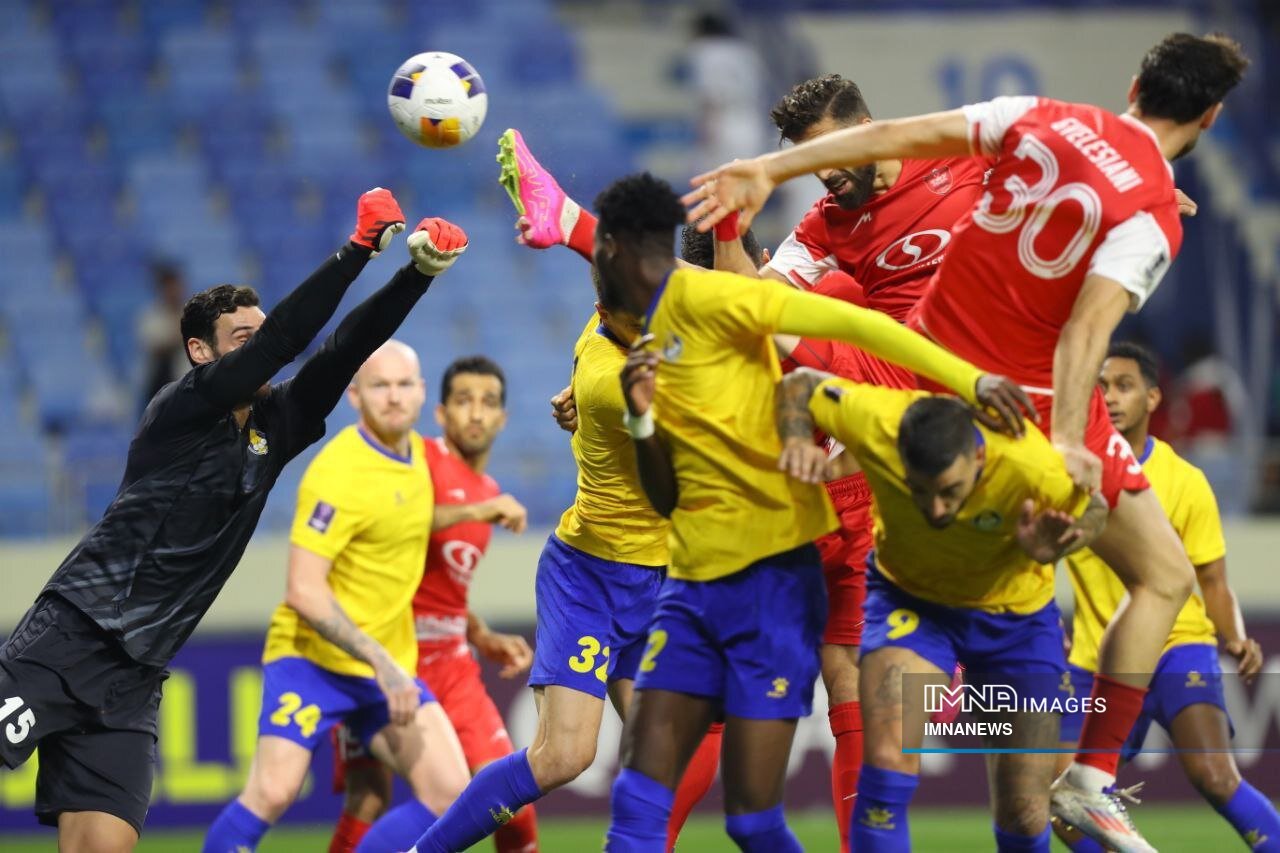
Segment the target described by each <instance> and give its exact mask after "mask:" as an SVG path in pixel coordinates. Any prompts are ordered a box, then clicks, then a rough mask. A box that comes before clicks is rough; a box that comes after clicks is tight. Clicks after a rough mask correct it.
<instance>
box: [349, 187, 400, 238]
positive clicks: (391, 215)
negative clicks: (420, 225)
mask: <svg viewBox="0 0 1280 853" xmlns="http://www.w3.org/2000/svg"><path fill="white" fill-rule="evenodd" d="M403 230H404V213H403V212H401V210H400V204H399V203H398V202H397V201H396V197H395V196H393V195H392V194H391V190H384V189H383V188H382V187H374V188H373V189H371V190H369V191H368V192H367V193H365V194H364V195H362V196H360V200H359V201H358V202H356V230H355V231H353V232H352V233H351V242H352V243H355V244H356V245H357V246H364V247H365V248H366V249H372V250H373V254H374V255H377V254H378V253H379V252H381V251H382V250H383V249H385V248H387V244H389V243H390V242H391V238H392V237H394V236H396V235H397V234H399V233H400V232H401V231H403Z"/></svg>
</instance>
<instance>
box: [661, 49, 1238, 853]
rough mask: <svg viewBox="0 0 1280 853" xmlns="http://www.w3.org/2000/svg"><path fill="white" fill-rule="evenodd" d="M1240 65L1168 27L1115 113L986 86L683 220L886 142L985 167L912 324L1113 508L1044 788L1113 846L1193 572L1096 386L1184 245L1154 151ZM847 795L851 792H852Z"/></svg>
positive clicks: (823, 151) (793, 156)
mask: <svg viewBox="0 0 1280 853" xmlns="http://www.w3.org/2000/svg"><path fill="white" fill-rule="evenodd" d="M1247 65H1248V61H1247V60H1246V59H1245V58H1244V57H1243V55H1242V54H1241V52H1240V48H1239V46H1238V45H1237V44H1235V43H1234V42H1232V41H1230V40H1229V39H1227V38H1225V37H1223V36H1218V35H1213V36H1208V37H1204V38H1199V37H1196V36H1192V35H1188V34H1185V33H1175V34H1173V35H1170V36H1168V37H1166V38H1165V39H1164V40H1162V41H1161V42H1160V43H1159V44H1157V45H1156V46H1155V47H1153V48H1152V49H1151V50H1150V51H1148V53H1147V55H1146V56H1145V57H1144V58H1143V60H1142V63H1141V68H1140V70H1139V73H1138V75H1137V76H1136V77H1135V78H1134V80H1133V81H1132V83H1131V84H1130V88H1129V93H1128V100H1129V108H1128V110H1127V111H1126V113H1125V114H1123V115H1119V116H1117V115H1114V114H1112V113H1109V112H1107V111H1105V110H1102V109H1099V108H1097V107H1094V106H1090V105H1085V104H1068V103H1064V102H1060V101H1053V100H1049V99H1045V98H1033V97H1024V98H997V99H996V100H994V101H989V102H986V103H981V104H974V105H970V106H968V107H965V108H963V109H959V110H952V111H950V112H944V113H935V114H932V115H927V116H916V117H912V118H906V119H898V120H894V121H888V122H876V123H874V124H868V125H865V126H862V127H857V128H848V129H845V130H841V131H836V132H835V133H831V134H828V135H826V136H824V137H822V138H819V139H814V140H810V141H808V142H805V143H802V144H800V145H797V146H795V147H794V148H791V149H789V150H786V151H782V152H775V153H772V154H767V155H763V156H762V157H758V158H755V159H752V160H747V161H739V162H736V163H731V164H727V165H725V166H722V167H721V168H720V169H718V170H716V171H715V172H711V173H707V174H705V175H700V176H698V177H696V178H695V179H694V180H693V183H694V186H695V187H696V189H695V190H694V191H693V192H691V193H689V194H687V195H686V197H685V200H686V201H687V203H689V204H690V205H692V206H693V207H692V209H691V210H690V211H689V218H690V221H699V222H700V223H701V224H700V226H699V227H703V228H705V229H710V228H712V227H713V226H714V225H715V223H717V222H719V221H720V220H722V219H724V218H725V217H726V216H728V215H729V214H730V213H731V212H733V211H738V210H741V211H742V223H743V224H744V225H750V222H751V219H752V218H753V217H754V216H755V214H756V213H757V212H758V211H759V210H760V208H761V206H762V205H763V204H764V202H765V200H766V199H767V198H768V196H769V194H770V192H771V191H772V189H773V187H774V186H775V185H776V184H777V183H778V182H779V181H782V180H787V179H790V178H793V177H798V176H799V175H803V174H807V173H812V172H814V171H817V170H819V169H827V168H835V167H843V168H850V167H857V166H860V165H865V164H867V163H872V162H877V161H879V160H883V159H885V158H887V157H907V158H910V157H939V156H960V155H963V154H966V153H972V154H975V155H980V156H984V157H994V158H995V165H994V167H993V171H992V174H991V176H990V179H989V181H988V189H987V190H986V191H985V192H984V194H983V197H982V199H981V201H980V202H979V204H978V206H977V207H976V208H975V209H974V210H973V211H971V212H970V213H969V214H967V215H966V216H965V217H964V218H963V219H962V220H961V222H960V223H958V224H957V225H956V227H955V229H954V231H953V235H952V239H951V242H950V244H949V247H948V251H947V254H946V257H945V259H944V261H943V263H942V266H941V268H940V269H939V271H938V273H937V274H936V275H935V276H934V279H933V281H932V283H931V284H930V286H929V289H928V291H927V292H926V294H925V295H924V297H923V298H922V299H921V301H920V303H919V304H918V305H917V307H916V309H914V311H913V312H912V315H911V317H910V318H909V321H910V323H911V324H912V325H913V326H914V327H915V328H917V329H920V330H922V331H924V332H925V333H926V334H928V335H929V336H931V337H932V338H933V339H934V340H936V341H938V342H939V343H941V344H942V345H944V346H945V347H946V348H948V349H950V350H951V351H953V352H955V353H957V354H959V355H962V356H964V357H966V358H968V359H970V360H972V361H973V362H975V363H977V364H979V365H982V366H983V367H985V368H988V369H993V370H1000V371H1003V372H1007V373H1008V374H1009V375H1011V376H1013V377H1015V378H1016V379H1017V380H1018V381H1019V382H1020V383H1022V384H1023V386H1024V387H1025V388H1027V389H1028V390H1030V391H1032V392H1033V393H1034V394H1035V395H1036V403H1037V408H1038V409H1039V410H1040V411H1041V413H1042V415H1043V416H1046V421H1047V422H1048V427H1049V432H1050V433H1051V436H1052V440H1053V442H1054V444H1055V445H1056V446H1057V447H1058V449H1059V451H1060V452H1061V453H1062V454H1063V457H1064V459H1065V460H1066V464H1067V469H1068V471H1069V472H1070V473H1071V476H1072V478H1073V479H1074V480H1075V481H1076V482H1077V483H1078V484H1079V485H1081V486H1086V487H1089V488H1097V487H1099V486H1101V490H1102V493H1103V496H1104V497H1105V498H1106V500H1107V502H1108V504H1109V505H1110V506H1111V507H1112V514H1111V517H1110V520H1109V521H1108V524H1107V527H1106V529H1105V530H1104V531H1103V533H1102V535H1101V536H1100V537H1099V538H1098V540H1097V542H1096V544H1095V546H1094V550H1095V551H1096V552H1097V553H1098V554H1099V555H1100V556H1102V557H1103V558H1104V559H1105V560H1106V562H1107V563H1108V565H1110V566H1111V568H1112V569H1114V570H1115V571H1116V573H1117V574H1118V575H1120V577H1121V579H1122V580H1123V581H1124V583H1125V586H1126V589H1127V590H1128V592H1129V598H1128V599H1127V602H1126V604H1124V605H1122V606H1121V607H1120V608H1119V610H1117V612H1116V615H1115V618H1114V619H1113V621H1112V622H1111V625H1110V626H1109V628H1108V630H1107V634H1106V638H1105V640H1104V642H1103V643H1102V648H1101V650H1100V656H1099V671H1098V674H1097V676H1096V677H1095V681H1094V688H1093V698H1095V699H1100V700H1105V701H1101V702H1097V703H1095V704H1097V705H1099V706H1105V708H1106V712H1105V713H1099V714H1092V715H1091V716H1090V717H1089V719H1088V720H1087V721H1086V723H1085V726H1084V731H1083V732H1082V734H1081V740H1080V752H1079V753H1078V755H1077V757H1076V760H1075V762H1074V763H1073V764H1072V765H1071V767H1070V768H1069V769H1068V770H1067V771H1066V772H1065V773H1064V774H1063V775H1062V776H1061V777H1060V778H1059V779H1058V781H1057V782H1055V784H1054V793H1053V810H1054V814H1055V816H1057V817H1059V818H1061V819H1062V820H1064V821H1066V822H1067V823H1070V824H1072V825H1074V826H1077V827H1078V828H1080V829H1081V830H1082V831H1084V832H1085V833H1086V834H1088V835H1090V836H1092V837H1094V838H1095V839H1096V840H1098V841H1099V842H1100V843H1103V844H1108V845H1110V846H1112V847H1116V848H1118V849H1121V850H1138V851H1144V850H1148V849H1150V846H1149V845H1148V844H1147V843H1146V842H1145V840H1143V839H1142V837H1141V835H1140V834H1139V833H1138V832H1137V830H1136V829H1135V828H1134V827H1133V823H1132V820H1131V819H1130V818H1129V815H1128V814H1127V812H1126V811H1125V809H1124V806H1123V804H1122V803H1121V802H1120V801H1119V799H1118V798H1117V797H1116V796H1115V792H1114V791H1113V790H1112V787H1113V785H1114V783H1115V771H1116V766H1117V763H1118V760H1119V753H1120V749H1121V747H1122V745H1123V744H1124V741H1125V739H1126V737H1127V736H1128V733H1129V730H1130V729H1131V728H1132V726H1133V723H1134V721H1135V720H1136V719H1137V717H1138V715H1139V713H1140V712H1141V709H1142V705H1143V697H1144V695H1145V692H1146V685H1147V683H1148V681H1149V680H1150V673H1151V672H1152V671H1153V670H1154V669H1155V666H1156V662H1157V660H1158V658H1159V655H1160V649H1161V646H1162V645H1163V638H1165V637H1167V636H1168V633H1169V630H1170V629H1171V628H1172V626H1173V624H1174V619H1175V617H1176V616H1177V613H1178V611H1179V610H1180V609H1181V608H1182V605H1183V603H1184V602H1185V601H1186V599H1187V597H1188V595H1189V594H1190V592H1191V590H1192V588H1193V585H1194V580H1195V575H1194V571H1193V569H1192V567H1191V565H1190V563H1189V562H1188V561H1187V558H1186V554H1185V552H1184V551H1183V550H1182V547H1181V544H1180V543H1179V542H1178V539H1177V536H1176V535H1175V534H1174V532H1173V529H1172V528H1171V527H1170V526H1169V522H1168V519H1167V518H1166V517H1165V515H1164V513H1163V511H1162V510H1161V508H1160V505H1159V502H1158V501H1157V500H1156V498H1155V497H1154V496H1153V495H1152V494H1151V492H1150V488H1149V484H1148V483H1147V481H1146V479H1145V477H1143V475H1142V468H1141V466H1140V465H1139V464H1138V463H1137V461H1136V460H1135V459H1134V458H1133V455H1132V452H1131V451H1130V450H1129V447H1128V444H1127V443H1126V442H1125V441H1124V439H1123V437H1122V436H1121V435H1120V434H1119V433H1118V432H1116V430H1115V428H1114V427H1113V426H1112V425H1111V423H1110V421H1109V419H1108V418H1107V416H1106V405H1105V403H1104V402H1103V400H1102V396H1101V393H1100V392H1097V390H1096V377H1097V373H1098V369H1099V368H1100V367H1101V364H1102V360H1103V357H1104V355H1105V354H1106V347H1107V344H1108V341H1109V339H1110V337H1111V333H1112V331H1113V330H1114V329H1115V327H1116V325H1117V324H1118V323H1119V322H1120V320H1121V319H1122V317H1123V316H1124V314H1125V313H1126V312H1127V311H1136V310H1138V309H1139V308H1140V307H1141V306H1142V304H1143V303H1144V302H1145V301H1146V299H1147V298H1148V297H1149V296H1150V295H1151V293H1152V292H1153V291H1154V289H1155V288H1156V286H1157V285H1158V284H1159V282H1160V280H1161V279H1162V278H1163V276H1164V273H1165V272H1166V270H1167V269H1168V267H1169V264H1170V263H1171V262H1172V259H1173V257H1174V256H1175V255H1176V254H1177V251H1178V249H1179V247H1180V245H1181V239H1182V228H1181V223H1180V222H1179V221H1178V214H1179V202H1178V197H1177V194H1176V191H1175V189H1174V186H1173V171H1172V167H1171V166H1170V165H1169V163H1168V161H1170V160H1173V159H1176V158H1178V157H1180V156H1182V155H1184V154H1186V153H1187V152H1188V151H1190V150H1191V149H1192V148H1193V147H1194V145H1195V142H1196V140H1197V139H1198V138H1199V136H1200V134H1201V133H1202V132H1204V131H1205V130H1207V129H1208V128H1209V127H1210V126H1212V124H1213V123H1214V121H1215V120H1216V119H1217V117H1218V114H1219V113H1220V111H1221V109H1222V99H1223V98H1224V97H1225V96H1226V94H1227V93H1228V92H1230V91H1231V89H1233V88H1234V87H1235V86H1236V84H1237V83H1238V82H1239V81H1240V79H1241V77H1242V76H1243V74H1244V70H1245V68H1246V67H1247ZM860 801H861V795H860Z"/></svg>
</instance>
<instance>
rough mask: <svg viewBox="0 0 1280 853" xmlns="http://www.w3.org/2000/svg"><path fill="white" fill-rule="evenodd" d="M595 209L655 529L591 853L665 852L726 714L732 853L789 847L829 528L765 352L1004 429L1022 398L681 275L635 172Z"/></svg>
mask: <svg viewBox="0 0 1280 853" xmlns="http://www.w3.org/2000/svg"><path fill="white" fill-rule="evenodd" d="M595 206H596V213H597V215H598V217H599V226H598V228H597V230H596V238H595V239H596V245H595V263H596V268H597V270H599V273H600V278H601V283H602V287H601V291H602V301H603V304H604V307H605V308H606V309H608V310H610V311H622V312H625V313H627V314H629V315H632V316H640V315H643V316H644V318H645V331H646V335H645V337H644V338H642V339H640V340H639V341H637V344H636V345H633V347H632V352H631V354H630V355H629V357H628V363H627V367H626V369H625V370H624V372H623V378H622V382H623V388H624V391H625V393H626V402H627V409H628V430H629V431H630V432H631V435H632V440H633V444H634V446H635V449H636V458H637V463H638V473H639V476H640V482H641V484H642V486H643V487H644V491H645V493H646V495H647V496H648V498H649V501H650V503H651V504H652V505H653V507H654V508H655V509H656V510H657V511H658V513H659V514H661V515H664V516H668V517H670V518H671V536H670V543H671V547H670V550H671V554H670V565H669V568H668V576H667V578H666V580H665V581H664V582H663V585H662V590H661V592H660V593H659V597H658V606H657V610H656V612H655V614H654V617H653V621H652V624H651V628H650V634H649V642H648V647H647V649H646V651H645V655H644V657H643V659H642V660H641V663H640V672H639V675H638V676H637V682H636V691H635V693H636V695H635V698H634V699H633V701H632V704H631V707H630V709H629V713H628V719H627V722H626V728H625V732H626V734H625V735H624V739H623V764H624V769H623V771H622V773H621V774H620V775H619V777H618V780H617V781H616V782H615V783H614V787H613V800H612V822H611V824H610V828H609V834H608V836H607V840H606V847H607V848H608V849H618V850H662V849H663V847H664V843H665V840H666V839H665V833H664V832H663V827H664V826H665V824H666V820H667V816H668V814H669V813H670V810H671V805H672V799H673V790H674V788H675V787H676V784H677V783H678V781H679V779H680V777H681V774H682V773H683V771H684V769H685V766H686V765H687V763H688V762H689V759H690V756H692V755H693V753H694V750H695V749H696V748H697V746H698V744H699V743H700V741H701V739H702V735H703V732H705V731H706V727H707V725H708V723H710V722H711V720H712V719H714V718H715V716H717V715H718V714H720V713H723V714H724V716H725V731H724V746H723V750H722V758H723V774H722V778H723V781H724V786H725V806H726V811H727V814H728V818H727V821H726V826H727V829H728V831H729V834H730V835H731V836H732V837H733V838H734V840H735V841H736V842H737V843H738V845H739V846H740V847H742V848H744V849H759V850H764V849H769V850H797V849H799V846H798V843H797V842H796V839H795V837H794V836H793V835H792V834H791V832H790V830H789V829H788V828H787V826H786V822H785V820H784V818H783V815H782V809H781V805H780V803H781V794H782V780H783V776H784V773H785V769H786V763H787V756H788V753H789V752H790V748H791V740H792V737H793V736H794V733H795V726H796V721H797V720H798V718H800V717H802V716H805V715H807V714H808V713H809V711H810V710H811V705H812V697H813V684H814V681H815V679H816V677H817V674H818V647H819V645H820V642H821V635H822V628H823V624H824V621H825V617H826V592H825V587H824V583H823V579H822V573H821V568H820V565H819V559H818V553H817V550H816V549H815V548H814V546H813V540H814V539H816V538H817V537H818V536H821V535H822V534H824V533H827V532H828V531H830V530H832V529H834V528H835V526H836V518H835V514H834V512H833V511H832V509H831V504H830V502H829V500H828V499H827V496H826V492H825V491H824V490H823V489H822V488H821V487H820V486H818V485H815V484H808V483H799V482H797V481H795V480H792V479H790V478H788V477H786V476H785V475H784V474H782V473H781V472H780V471H778V470H777V456H778V452H779V450H780V444H779V442H778V437H777V430H776V427H775V425H774V420H773V417H774V385H775V383H776V382H777V380H778V378H779V376H780V375H781V373H780V369H779V365H778V357H777V354H776V352H775V350H774V345H773V341H772V339H771V336H772V335H773V334H774V333H783V334H794V335H804V336H812V337H819V338H823V337H826V338H836V339H841V340H846V341H848V342H850V343H855V344H858V345H860V346H862V347H863V348H864V349H867V350H868V351H871V352H874V353H877V354H879V355H881V356H883V357H887V358H890V359H892V360H895V361H898V362H900V363H902V364H903V365H904V366H907V367H909V368H911V369H914V370H919V371H920V372H922V373H924V374H926V375H928V376H930V377H932V378H933V379H935V380H936V381H939V382H942V383H944V384H945V385H947V386H949V387H952V388H954V389H955V390H956V391H957V392H958V393H962V394H964V395H965V396H966V397H967V398H968V399H970V400H973V399H975V398H976V397H979V396H981V397H982V398H983V399H985V400H989V401H992V402H996V403H998V404H999V406H1000V408H1001V409H1002V410H1003V411H1005V412H1006V413H1007V414H1008V415H1009V418H1010V420H1011V421H1013V422H1016V423H1018V425H1019V426H1020V425H1021V421H1020V419H1019V418H1018V416H1017V404H1016V398H1017V396H1018V394H1017V391H1016V389H1015V388H1014V387H1013V386H1012V385H1011V384H1010V383H1008V382H1007V381H1005V380H1003V379H1001V378H999V377H992V376H986V375H983V374H981V372H980V371H978V370H976V369H974V368H973V367H971V366H970V365H968V364H967V363H965V362H963V361H961V360H959V359H957V358H955V357H954V356H950V355H947V354H946V353H944V352H943V351H942V350H940V349H939V348H937V347H936V346H934V345H933V344H931V343H929V342H928V341H926V340H925V339H924V338H921V337H919V336H918V335H915V334H914V333H912V332H910V331H908V330H907V329H905V328H904V327H902V326H900V325H898V324H897V323H895V322H894V321H893V320H892V319H890V318H889V317H887V316H885V315H882V314H878V313H876V312H873V311H866V310H864V309H859V308H857V307H855V306H853V305H849V304H847V303H842V302H837V301H836V300H832V299H826V298H824V297H820V296H815V295H813V294H808V293H802V292H800V291H797V290H795V289H793V288H790V287H788V286H787V285H785V284H783V283H781V282H764V281H760V280H754V279H747V278H744V277H742V276H736V275H733V274H731V273H718V272H711V271H707V270H697V269H685V268H679V269H678V268H677V265H676V259H675V257H674V253H673V250H672V235H673V233H674V231H675V229H676V228H677V227H679V226H680V225H681V224H682V223H683V219H684V210H683V208H682V207H681V205H680V202H679V199H678V198H677V197H676V195H675V192H674V191H673V190H672V189H671V187H670V186H669V185H667V184H666V183H664V182H662V181H659V180H657V179H655V178H653V177H652V176H650V175H648V174H644V175H635V176H631V177H627V178H623V179H621V180H619V181H616V182H615V183H614V184H612V185H611V186H610V187H609V188H608V189H606V190H605V192H604V193H602V194H601V196H600V197H599V198H598V199H597V201H596V205H595ZM650 345H652V347H653V349H649V346H650ZM659 362H661V365H660V366H659ZM578 405H579V411H581V408H582V403H581V401H579V404H578ZM651 407H652V408H651ZM655 424H656V427H655ZM655 429H656V432H655Z"/></svg>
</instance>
